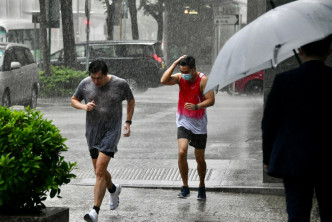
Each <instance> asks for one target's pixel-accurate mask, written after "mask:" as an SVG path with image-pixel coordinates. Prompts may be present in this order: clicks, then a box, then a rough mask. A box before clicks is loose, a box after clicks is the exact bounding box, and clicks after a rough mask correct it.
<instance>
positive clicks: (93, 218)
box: [84, 209, 98, 222]
mask: <svg viewBox="0 0 332 222" xmlns="http://www.w3.org/2000/svg"><path fill="white" fill-rule="evenodd" d="M84 220H85V221H89V222H98V214H97V212H96V210H95V209H92V210H91V211H90V213H88V214H85V215H84Z"/></svg>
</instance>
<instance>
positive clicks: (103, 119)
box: [74, 75, 134, 153]
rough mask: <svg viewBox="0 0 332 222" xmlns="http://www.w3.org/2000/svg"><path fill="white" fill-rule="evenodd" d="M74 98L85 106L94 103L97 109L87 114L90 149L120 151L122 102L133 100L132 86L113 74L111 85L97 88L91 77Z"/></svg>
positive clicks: (108, 83) (82, 82)
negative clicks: (118, 149) (118, 146)
mask: <svg viewBox="0 0 332 222" xmlns="http://www.w3.org/2000/svg"><path fill="white" fill-rule="evenodd" d="M74 97H76V98H78V99H79V100H80V101H82V100H84V101H85V103H89V102H92V101H93V100H94V102H95V104H96V107H95V109H94V110H92V111H89V112H86V134H85V136H86V139H87V143H88V146H89V149H90V150H91V149H93V148H95V149H98V150H99V151H106V152H114V153H116V152H117V144H118V142H119V139H120V136H121V125H122V124H121V122H122V101H123V100H127V101H129V100H131V99H133V98H134V97H133V94H132V92H131V90H130V88H129V85H128V83H127V82H126V81H125V80H124V79H121V78H119V77H117V76H114V75H112V77H111V79H110V81H109V82H107V83H106V84H105V85H104V86H102V87H100V88H99V87H97V86H96V85H95V84H94V83H93V82H92V80H91V77H87V78H85V79H83V80H82V81H81V83H80V84H79V85H78V87H77V89H76V92H75V93H74Z"/></svg>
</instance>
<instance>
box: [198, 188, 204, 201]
mask: <svg viewBox="0 0 332 222" xmlns="http://www.w3.org/2000/svg"><path fill="white" fill-rule="evenodd" d="M197 200H206V193H205V187H198V195H197Z"/></svg>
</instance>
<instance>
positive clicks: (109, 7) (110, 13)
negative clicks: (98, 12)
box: [105, 0, 115, 40]
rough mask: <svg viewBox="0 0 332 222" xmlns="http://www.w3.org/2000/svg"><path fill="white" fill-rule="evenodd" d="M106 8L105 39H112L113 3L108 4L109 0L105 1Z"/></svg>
mask: <svg viewBox="0 0 332 222" xmlns="http://www.w3.org/2000/svg"><path fill="white" fill-rule="evenodd" d="M105 4H106V8H107V18H106V26H107V40H113V33H114V12H115V3H114V0H113V3H112V4H111V5H110V3H109V1H108V0H106V1H105Z"/></svg>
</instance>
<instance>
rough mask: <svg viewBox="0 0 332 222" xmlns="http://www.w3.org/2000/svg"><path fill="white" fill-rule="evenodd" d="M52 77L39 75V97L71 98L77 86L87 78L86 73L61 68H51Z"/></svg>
mask: <svg viewBox="0 0 332 222" xmlns="http://www.w3.org/2000/svg"><path fill="white" fill-rule="evenodd" d="M51 69H52V75H51V76H50V77H48V76H45V72H44V71H41V72H40V73H39V83H40V96H41V97H63V96H72V95H73V94H74V92H75V89H76V87H77V86H78V84H79V83H80V82H81V81H82V79H84V78H85V77H87V74H86V72H83V71H77V70H74V69H70V68H67V67H63V66H52V67H51Z"/></svg>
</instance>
